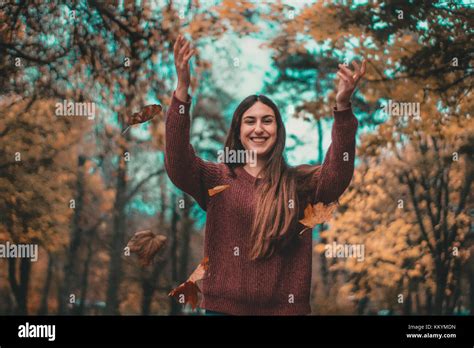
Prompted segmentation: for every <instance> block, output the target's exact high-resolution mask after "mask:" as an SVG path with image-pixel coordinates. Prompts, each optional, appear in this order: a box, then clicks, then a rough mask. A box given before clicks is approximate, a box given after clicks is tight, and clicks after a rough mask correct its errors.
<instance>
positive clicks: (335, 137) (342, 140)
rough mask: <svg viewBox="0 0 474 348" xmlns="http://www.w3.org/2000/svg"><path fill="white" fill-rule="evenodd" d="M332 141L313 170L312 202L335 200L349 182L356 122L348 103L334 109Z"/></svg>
mask: <svg viewBox="0 0 474 348" xmlns="http://www.w3.org/2000/svg"><path fill="white" fill-rule="evenodd" d="M333 114H334V123H333V126H332V130H331V145H330V146H329V149H328V151H327V153H326V157H325V158H324V162H323V164H322V166H321V170H320V171H317V172H316V173H315V176H317V177H315V178H314V181H315V183H316V191H315V192H314V197H313V202H323V203H324V204H329V203H332V202H335V201H336V200H337V199H338V198H339V197H340V196H341V195H342V194H343V192H344V191H345V190H346V188H347V187H348V186H349V184H350V182H351V180H352V176H353V174H354V157H355V135H356V132H357V127H358V124H359V122H358V121H357V118H356V117H355V116H354V114H353V113H352V109H351V108H350V107H349V108H347V109H344V110H336V108H334V110H333Z"/></svg>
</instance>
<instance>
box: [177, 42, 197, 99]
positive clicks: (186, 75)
mask: <svg viewBox="0 0 474 348" xmlns="http://www.w3.org/2000/svg"><path fill="white" fill-rule="evenodd" d="M194 53H196V50H195V49H194V48H193V49H191V44H190V42H189V41H187V40H186V39H185V38H184V37H183V36H182V35H181V34H180V35H179V36H178V38H177V39H176V42H175V44H174V65H175V67H176V72H177V74H178V88H177V89H176V90H177V91H180V92H183V91H184V98H183V99H182V98H180V96H179V95H178V98H180V99H182V100H186V99H187V92H188V89H189V86H190V85H191V71H190V67H189V59H191V57H192V56H193V55H194ZM180 94H182V93H180Z"/></svg>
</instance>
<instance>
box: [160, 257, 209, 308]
mask: <svg viewBox="0 0 474 348" xmlns="http://www.w3.org/2000/svg"><path fill="white" fill-rule="evenodd" d="M208 268H209V258H208V257H207V256H206V257H205V258H204V259H202V261H201V263H199V265H198V266H197V267H196V269H195V270H194V272H193V273H192V274H191V275H190V276H189V278H188V280H186V281H185V282H184V283H182V284H181V285H179V286H178V287H177V288H175V289H173V290H171V292H170V293H169V294H168V296H171V297H174V298H176V299H178V301H179V300H180V296H181V295H183V296H184V304H186V303H189V304H190V305H191V307H192V309H193V310H194V309H196V306H197V302H198V292H201V289H199V286H197V284H196V282H197V281H198V280H201V279H204V275H205V274H206V271H207V270H208Z"/></svg>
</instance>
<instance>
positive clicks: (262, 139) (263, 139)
mask: <svg viewBox="0 0 474 348" xmlns="http://www.w3.org/2000/svg"><path fill="white" fill-rule="evenodd" d="M250 139H251V140H252V141H253V142H254V143H263V142H265V141H266V140H267V138H250Z"/></svg>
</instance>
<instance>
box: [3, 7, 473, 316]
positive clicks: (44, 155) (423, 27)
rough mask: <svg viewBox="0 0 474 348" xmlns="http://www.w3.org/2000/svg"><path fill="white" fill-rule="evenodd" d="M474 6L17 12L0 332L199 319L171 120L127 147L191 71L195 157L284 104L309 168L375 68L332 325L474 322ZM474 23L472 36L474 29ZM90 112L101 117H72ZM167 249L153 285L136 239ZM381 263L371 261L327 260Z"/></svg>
mask: <svg viewBox="0 0 474 348" xmlns="http://www.w3.org/2000/svg"><path fill="white" fill-rule="evenodd" d="M473 9H474V5H473V4H472V2H471V1H421V0H420V1H408V0H407V1H229V0H223V1H210V0H209V1H203V0H201V1H199V0H189V1H188V0H186V1H97V2H96V1H79V0H78V1H64V2H63V3H62V4H61V5H57V4H55V3H51V4H49V3H47V2H45V3H37V4H29V3H28V2H24V1H1V2H0V19H1V20H0V22H1V24H0V28H1V29H0V50H1V54H0V74H1V76H2V78H1V80H0V90H1V96H0V113H1V117H0V174H1V175H0V242H1V243H6V242H7V241H10V242H11V243H17V244H20V243H33V244H35V245H38V246H39V258H38V261H37V262H31V261H30V260H29V259H16V258H0V314H2V315H13V314H32V315H35V314H79V315H100V314H124V315H136V314H144V315H149V314H156V315H176V314H200V313H201V311H200V310H197V311H191V310H190V308H189V306H186V307H183V306H182V305H181V304H179V303H178V302H177V301H176V300H175V299H173V298H171V297H169V296H168V293H169V291H170V290H171V289H173V288H175V287H176V286H178V285H179V284H180V283H182V282H183V281H185V280H186V279H187V278H188V276H189V275H190V273H191V272H192V270H193V269H194V268H195V267H196V265H197V264H198V263H199V262H200V260H201V259H202V257H203V236H204V224H205V218H206V216H205V212H203V211H202V210H201V209H200V208H199V207H198V206H197V204H196V203H195V202H194V201H193V200H192V199H191V198H190V197H189V196H187V195H186V194H184V193H183V192H181V191H180V190H178V189H176V188H175V187H174V185H173V184H172V183H171V182H170V181H169V179H168V177H167V174H166V172H165V170H164V165H163V158H164V157H163V145H164V127H163V122H164V114H161V115H159V116H157V117H155V118H154V119H153V120H151V121H149V122H147V123H143V124H140V125H135V126H134V127H132V129H131V130H130V131H129V132H127V133H125V134H124V135H122V134H121V132H122V129H123V128H125V124H126V117H127V115H131V114H132V113H134V112H137V111H140V110H141V109H142V108H143V106H145V105H149V104H155V103H157V104H161V105H163V107H164V109H165V111H166V109H167V107H168V106H169V103H170V98H171V95H172V92H173V90H174V88H175V87H176V82H177V81H176V75H175V70H174V63H173V57H172V47H173V43H174V40H175V39H176V37H177V36H178V34H179V33H183V34H185V35H186V37H187V38H188V39H190V40H192V42H193V44H194V45H195V46H196V47H197V49H198V51H199V52H198V54H197V56H196V57H195V58H193V61H192V64H191V65H192V74H193V81H192V92H191V94H192V98H193V108H192V113H191V114H192V118H193V123H192V130H191V141H192V144H193V145H194V147H195V149H196V151H197V153H198V154H199V155H200V156H201V157H202V158H204V159H207V160H213V161H215V160H216V159H217V155H218V153H217V151H218V150H220V149H222V147H223V142H224V139H225V136H226V133H227V130H228V129H229V125H230V120H231V117H232V113H233V111H234V109H235V108H236V106H237V104H238V103H239V102H240V101H241V100H242V99H243V98H244V97H246V96H247V95H249V94H259V93H261V94H266V95H267V96H269V97H270V98H272V99H273V100H274V101H275V102H276V103H277V105H278V106H279V108H280V110H281V113H282V115H283V117H284V120H285V125H286V127H287V137H288V138H287V149H286V156H287V159H288V162H289V163H290V164H292V165H297V164H302V163H310V164H318V163H321V162H322V161H323V159H324V155H325V153H326V150H327V148H328V146H329V144H330V141H331V138H330V130H331V126H332V112H331V109H332V106H333V105H334V97H335V77H336V75H335V73H336V72H337V65H338V64H339V63H344V62H346V63H349V65H350V62H351V61H352V60H358V61H360V60H361V59H362V58H363V57H365V58H367V59H368V60H369V63H368V65H367V67H368V71H367V74H366V78H365V80H363V81H361V83H360V85H359V90H358V91H357V93H356V95H355V96H354V97H353V111H354V114H355V115H356V117H357V118H358V120H359V130H358V134H357V158H356V170H355V174H354V178H353V180H352V183H351V185H350V187H349V188H348V189H347V191H346V192H345V193H344V194H343V196H342V197H341V199H340V203H341V205H340V207H339V208H338V210H337V212H336V213H335V216H334V218H333V219H332V220H331V221H329V222H328V223H326V224H323V225H318V226H317V227H316V228H315V229H314V230H313V237H314V256H313V260H314V264H313V284H312V299H311V301H312V303H311V305H312V308H313V314H322V315H325V314H355V315H357V314H359V315H361V314H363V315H365V314H378V315H398V314H457V315H469V314H473V313H474V225H473V222H472V218H473V216H474V197H473V194H472V186H473V179H474V166H473V164H474V162H473V161H474V157H473V156H474V122H473V115H472V113H473V110H474V108H473V105H474V101H473V96H472V86H473V74H474V71H473V66H472V64H473V61H474V57H473V52H474V40H473V34H474V32H473V28H472V18H474V11H473ZM469 18H470V19H469ZM58 103H59V104H61V105H65V106H67V105H69V104H71V103H80V104H82V105H85V106H87V107H90V108H91V109H90V110H93V113H92V114H89V116H90V117H84V115H83V116H82V117H79V116H68V115H64V114H63V116H61V115H60V113H58V108H59V107H58ZM145 229H150V230H151V231H152V232H153V233H155V234H158V235H162V236H165V237H166V238H167V242H166V244H165V246H164V247H163V248H161V249H160V250H159V252H158V254H157V255H156V256H155V258H154V262H153V263H152V264H151V265H150V266H148V267H143V266H142V265H141V264H140V263H139V261H138V259H137V257H136V255H134V254H133V253H132V254H130V255H128V254H127V253H125V252H124V248H125V247H126V245H127V243H128V241H129V240H130V238H131V237H132V236H133V235H134V233H135V232H137V231H140V230H145ZM333 243H338V244H349V245H363V246H364V250H365V257H364V259H363V261H360V260H359V261H358V260H357V259H355V258H348V257H345V258H344V257H336V258H334V257H328V256H327V254H326V252H325V251H326V246H327V245H334V244H333Z"/></svg>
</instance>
